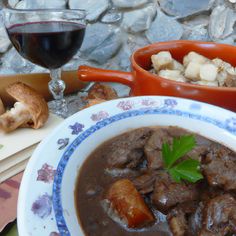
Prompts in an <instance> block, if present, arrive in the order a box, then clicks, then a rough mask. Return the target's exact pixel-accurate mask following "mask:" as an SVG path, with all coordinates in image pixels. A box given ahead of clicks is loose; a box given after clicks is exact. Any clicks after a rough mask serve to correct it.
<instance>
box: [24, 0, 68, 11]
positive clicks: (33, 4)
mask: <svg viewBox="0 0 236 236" xmlns="http://www.w3.org/2000/svg"><path fill="white" fill-rule="evenodd" d="M25 3H26V6H27V8H28V9H40V8H41V9H43V8H58V9H64V8H66V4H67V0H25Z"/></svg>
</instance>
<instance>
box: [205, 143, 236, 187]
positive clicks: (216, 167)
mask: <svg viewBox="0 0 236 236" xmlns="http://www.w3.org/2000/svg"><path fill="white" fill-rule="evenodd" d="M211 148H212V150H211V152H209V153H208V154H207V155H206V157H205V158H204V159H202V171H203V174H204V175H205V177H206V178H207V181H208V183H209V184H210V185H212V186H217V187H222V188H223V189H224V190H227V191H228V190H236V174H235V173H236V155H235V153H233V152H232V151H230V150H229V149H227V148H225V147H223V146H221V145H219V144H214V145H212V147H211Z"/></svg>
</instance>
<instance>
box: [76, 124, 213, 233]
mask: <svg viewBox="0 0 236 236" xmlns="http://www.w3.org/2000/svg"><path fill="white" fill-rule="evenodd" d="M151 129H152V130H155V129H158V127H155V128H151ZM166 129H169V128H166ZM174 129H175V128H173V127H172V131H171V132H172V135H173V136H175V135H176V136H178V134H179V133H181V134H182V133H184V134H186V133H189V132H187V131H185V130H183V129H179V128H176V130H174ZM131 132H132V131H131ZM127 135H129V132H127V133H125V134H122V135H119V136H117V137H115V138H113V139H111V140H108V141H107V142H105V143H103V144H102V145H100V146H99V147H98V148H97V149H96V150H95V151H93V153H92V154H91V155H90V156H89V157H88V159H87V160H86V162H85V163H84V164H83V166H82V168H81V170H80V172H79V175H78V179H77V183H76V188H75V203H76V208H77V209H76V210H77V215H78V219H79V222H80V224H81V226H82V229H83V231H84V234H85V235H87V236H135V235H140V236H141V235H144V236H170V235H172V234H171V232H170V229H169V227H168V223H167V221H166V216H165V215H164V214H162V213H161V212H159V211H158V210H156V209H155V208H154V207H153V206H152V205H151V203H150V202H149V200H148V199H146V198H145V200H146V202H147V204H148V206H149V207H150V209H151V210H152V212H153V213H154V215H155V218H156V221H155V223H154V224H153V225H150V226H147V227H144V228H142V229H135V230H133V229H132V230H130V229H128V228H127V227H125V226H124V225H122V224H119V223H117V222H115V221H114V220H112V219H111V218H110V217H109V216H108V214H107V213H106V212H105V210H104V208H103V207H102V204H101V202H102V200H103V199H104V197H105V194H106V192H107V190H108V188H109V187H110V186H111V185H112V184H113V183H114V182H115V181H116V180H118V179H121V178H124V176H125V178H129V179H133V178H134V176H137V175H136V174H133V172H132V171H131V172H130V173H128V174H127V173H126V174H124V176H113V175H111V174H109V173H108V172H107V171H105V170H106V169H107V168H108V160H107V156H108V153H109V152H111V146H112V145H114V143H116V142H119V140H120V139H122V138H124V139H127ZM197 139H201V140H203V143H204V145H209V144H214V142H212V141H209V140H208V139H205V138H203V137H201V136H199V135H197ZM201 140H200V143H201V142H202V141H201ZM130 145H131V144H130ZM142 165H144V166H145V165H147V163H146V162H145V160H144V163H143V164H142ZM138 168H146V167H143V166H142V167H140V166H139V167H138ZM132 170H134V169H132Z"/></svg>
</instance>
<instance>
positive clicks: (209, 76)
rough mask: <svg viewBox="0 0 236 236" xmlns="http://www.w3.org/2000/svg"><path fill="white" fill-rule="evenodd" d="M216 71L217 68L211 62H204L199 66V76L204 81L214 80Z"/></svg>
mask: <svg viewBox="0 0 236 236" xmlns="http://www.w3.org/2000/svg"><path fill="white" fill-rule="evenodd" d="M217 73H218V68H217V67H216V66H215V65H214V64H211V63H205V64H203V65H201V66H200V73H199V75H200V78H201V80H206V81H215V80H216V77H217Z"/></svg>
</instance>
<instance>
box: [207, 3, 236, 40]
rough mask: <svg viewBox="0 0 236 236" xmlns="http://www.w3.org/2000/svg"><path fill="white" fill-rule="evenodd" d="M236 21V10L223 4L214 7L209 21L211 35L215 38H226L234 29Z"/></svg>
mask: <svg viewBox="0 0 236 236" xmlns="http://www.w3.org/2000/svg"><path fill="white" fill-rule="evenodd" d="M235 22H236V14H235V13H234V11H233V10H232V9H230V8H228V7H225V6H223V5H220V6H217V7H216V8H214V9H213V11H212V13H211V16H210V22H209V35H210V37H211V38H212V39H213V40H217V39H224V38H226V37H227V36H229V35H231V34H232V33H233V31H234V29H233V27H234V24H235Z"/></svg>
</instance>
